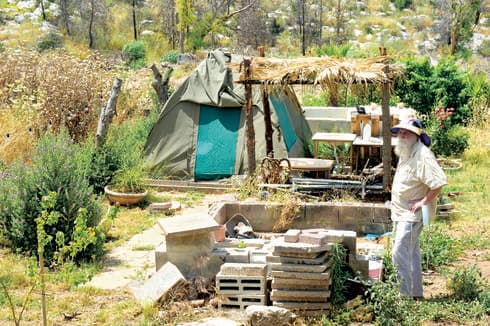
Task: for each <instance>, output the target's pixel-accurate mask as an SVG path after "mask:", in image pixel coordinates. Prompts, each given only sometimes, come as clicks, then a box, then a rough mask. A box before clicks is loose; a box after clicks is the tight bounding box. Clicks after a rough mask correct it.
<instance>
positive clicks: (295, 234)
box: [284, 229, 301, 242]
mask: <svg viewBox="0 0 490 326" xmlns="http://www.w3.org/2000/svg"><path fill="white" fill-rule="evenodd" d="M300 233H301V230H296V229H290V230H287V232H286V233H285V234H284V241H285V242H298V239H299V235H300Z"/></svg>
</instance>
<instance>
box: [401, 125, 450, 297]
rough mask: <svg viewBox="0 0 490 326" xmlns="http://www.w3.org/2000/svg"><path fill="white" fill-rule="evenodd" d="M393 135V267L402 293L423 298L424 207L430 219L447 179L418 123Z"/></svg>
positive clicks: (405, 126)
mask: <svg viewBox="0 0 490 326" xmlns="http://www.w3.org/2000/svg"><path fill="white" fill-rule="evenodd" d="M391 132H392V133H395V134H397V136H398V144H397V145H396V147H395V154H396V155H397V156H398V158H399V160H398V165H397V168H396V172H395V176H394V178H393V188H392V192H391V219H392V220H393V223H394V231H395V244H394V246H393V265H394V266H395V268H396V269H397V279H398V282H399V289H400V294H401V295H403V296H407V297H411V298H414V299H416V300H417V299H421V298H423V288H422V263H421V258H420V246H419V236H420V233H421V232H422V228H423V226H424V225H423V222H422V206H424V205H428V208H429V210H428V211H429V214H430V216H429V217H432V216H434V214H435V211H436V203H437V196H438V195H439V193H440V192H441V189H442V187H443V186H444V185H446V184H447V178H446V175H445V174H444V172H443V171H442V169H441V167H440V166H439V164H438V163H437V161H436V158H435V156H434V154H433V153H432V152H431V151H430V149H429V145H430V138H429V136H428V135H427V134H426V133H425V132H424V131H423V130H422V124H421V122H420V121H419V120H416V119H410V120H408V121H406V122H403V123H400V124H398V125H396V126H394V127H393V128H391Z"/></svg>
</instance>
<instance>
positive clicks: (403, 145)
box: [395, 138, 418, 159]
mask: <svg viewBox="0 0 490 326" xmlns="http://www.w3.org/2000/svg"><path fill="white" fill-rule="evenodd" d="M417 141H418V138H411V139H398V144H397V145H396V146H395V154H396V156H398V157H399V158H401V159H406V158H408V157H409V156H410V154H411V153H412V149H413V146H414V145H415V143H416V142H417Z"/></svg>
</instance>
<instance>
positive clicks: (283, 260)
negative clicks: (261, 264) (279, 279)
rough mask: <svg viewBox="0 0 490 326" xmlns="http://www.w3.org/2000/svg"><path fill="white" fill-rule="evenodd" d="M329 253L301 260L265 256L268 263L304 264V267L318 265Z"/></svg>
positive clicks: (299, 258) (323, 261)
mask: <svg viewBox="0 0 490 326" xmlns="http://www.w3.org/2000/svg"><path fill="white" fill-rule="evenodd" d="M329 256H330V253H329V252H328V251H325V252H322V253H320V254H318V256H317V257H315V258H303V257H288V256H274V255H271V256H267V262H268V263H286V264H306V265H320V264H323V263H325V262H326V261H327V259H328V258H329Z"/></svg>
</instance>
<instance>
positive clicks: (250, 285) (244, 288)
mask: <svg viewBox="0 0 490 326" xmlns="http://www.w3.org/2000/svg"><path fill="white" fill-rule="evenodd" d="M216 287H217V292H218V295H219V298H220V300H219V303H218V307H219V308H239V309H245V308H247V307H248V306H252V305H267V301H268V296H267V265H266V264H243V263H225V264H223V265H221V269H220V272H219V273H218V274H217V275H216Z"/></svg>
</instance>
